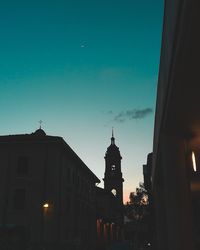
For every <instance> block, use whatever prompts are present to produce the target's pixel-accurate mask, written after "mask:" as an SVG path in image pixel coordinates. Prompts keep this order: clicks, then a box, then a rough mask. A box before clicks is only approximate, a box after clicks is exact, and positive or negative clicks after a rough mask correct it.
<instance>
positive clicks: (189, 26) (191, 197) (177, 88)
mask: <svg viewBox="0 0 200 250" xmlns="http://www.w3.org/2000/svg"><path fill="white" fill-rule="evenodd" d="M199 10H200V1H198V0H184V1H182V0H165V13H164V25H163V37H162V49H161V58H160V69H159V80H158V90H157V105H156V117H155V129H154V148H153V166H152V176H151V178H152V190H153V198H154V204H155V208H156V226H157V230H156V231H157V247H158V250H180V249H181V250H188V249H190V250H194V249H200V237H199V235H200V218H199V211H200V204H199V200H200V170H199V169H200V161H199V153H200V129H199V128H200V112H199V107H200V98H199V90H200V84H199V82H200V74H199V58H200V46H199V45H200V35H199V24H200V15H199ZM195 158H196V160H195Z"/></svg>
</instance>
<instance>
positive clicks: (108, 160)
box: [96, 131, 124, 249]
mask: <svg viewBox="0 0 200 250" xmlns="http://www.w3.org/2000/svg"><path fill="white" fill-rule="evenodd" d="M121 159H122V157H121V155H120V151H119V148H118V147H117V146H116V145H115V138H114V134H113V131H112V137H111V144H110V146H109V147H108V148H107V151H106V155H105V174H104V179H103V180H104V189H103V188H98V187H97V188H96V197H97V198H96V199H97V238H98V243H99V244H98V246H99V247H100V248H99V249H102V247H105V246H106V245H109V244H111V243H112V242H114V241H117V240H121V239H122V238H123V222H124V212H123V181H124V179H123V178H122V172H121Z"/></svg>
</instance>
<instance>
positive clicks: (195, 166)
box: [192, 151, 197, 172]
mask: <svg viewBox="0 0 200 250" xmlns="http://www.w3.org/2000/svg"><path fill="white" fill-rule="evenodd" d="M192 166H193V170H194V172H196V171H197V165H196V158H195V153H194V151H192Z"/></svg>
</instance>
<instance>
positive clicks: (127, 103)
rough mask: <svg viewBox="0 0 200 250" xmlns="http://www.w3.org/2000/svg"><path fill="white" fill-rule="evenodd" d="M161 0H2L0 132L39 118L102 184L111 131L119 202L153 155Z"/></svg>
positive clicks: (28, 127) (24, 127)
mask: <svg viewBox="0 0 200 250" xmlns="http://www.w3.org/2000/svg"><path fill="white" fill-rule="evenodd" d="M163 2H164V1H163V0H123V1H122V0H115V1H114V0H56V1H55V0H54V1H53V0H48V1H47V0H46V1H45V0H40V1H39V0H34V1H33V0H29V1H27V0H26V1H25V0H21V1H20V0H18V1H16V0H11V1H9V0H8V1H1V3H0V32H1V34H0V35H1V39H0V115H1V123H0V134H1V135H5V134H19V133H20V134H21V133H22V134H24V133H32V132H34V131H35V130H36V129H37V128H38V127H39V123H38V121H39V120H42V121H43V124H42V128H43V129H44V130H45V132H46V133H47V134H49V135H56V136H61V137H63V138H64V140H65V141H66V142H67V143H68V144H69V145H70V146H71V147H72V149H73V150H74V151H75V152H76V153H77V154H78V155H79V157H80V158H81V159H82V160H83V161H84V162H85V163H86V165H87V166H88V167H89V168H90V169H91V170H92V171H93V172H94V173H95V174H96V176H97V177H98V178H99V179H101V180H102V178H103V175H104V170H105V163H104V155H105V152H106V149H107V147H108V146H109V145H110V137H111V131H112V127H114V135H115V138H116V145H117V146H118V147H119V149H120V152H121V155H122V157H123V160H122V172H123V177H124V179H125V182H124V196H125V201H126V200H127V197H128V196H129V193H130V192H131V191H134V190H135V188H136V186H137V185H138V183H139V182H140V181H143V175H142V165H143V164H145V163H146V157H147V154H148V153H149V152H151V151H152V144H153V126H154V113H155V102H156V87H157V79H158V69H159V59H160V46H161V34H162V19H163V4H164V3H163ZM100 186H103V181H102V182H101V184H100Z"/></svg>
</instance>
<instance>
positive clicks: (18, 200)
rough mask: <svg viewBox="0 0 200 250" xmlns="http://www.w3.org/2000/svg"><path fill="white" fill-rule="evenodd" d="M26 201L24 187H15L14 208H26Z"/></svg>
mask: <svg viewBox="0 0 200 250" xmlns="http://www.w3.org/2000/svg"><path fill="white" fill-rule="evenodd" d="M25 203H26V190H25V189H24V188H18V189H15V190H14V195H13V208H14V209H16V210H22V209H24V208H25Z"/></svg>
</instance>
